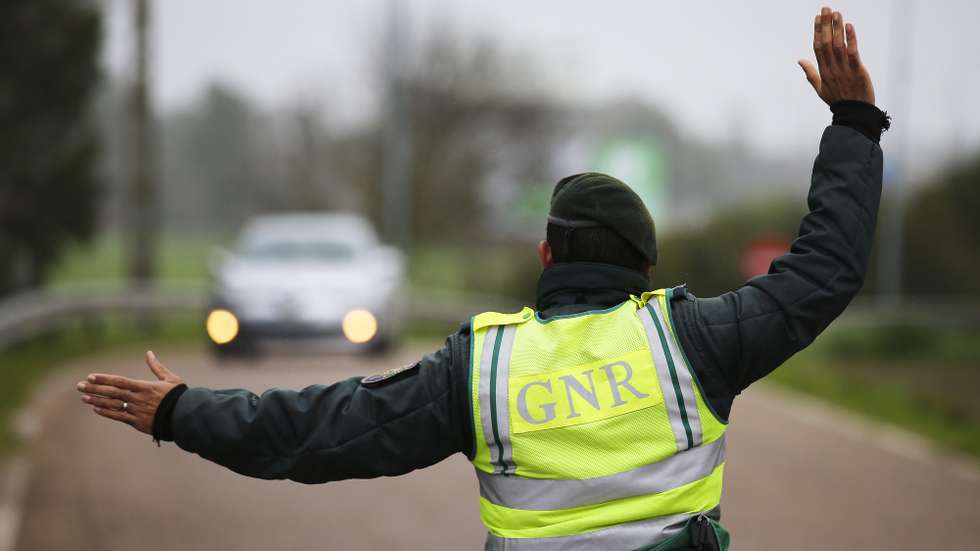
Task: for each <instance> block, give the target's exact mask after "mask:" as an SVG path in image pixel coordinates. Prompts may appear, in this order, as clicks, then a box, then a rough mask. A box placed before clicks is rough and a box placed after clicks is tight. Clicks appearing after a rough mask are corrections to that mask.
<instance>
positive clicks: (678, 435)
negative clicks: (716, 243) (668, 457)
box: [638, 302, 702, 450]
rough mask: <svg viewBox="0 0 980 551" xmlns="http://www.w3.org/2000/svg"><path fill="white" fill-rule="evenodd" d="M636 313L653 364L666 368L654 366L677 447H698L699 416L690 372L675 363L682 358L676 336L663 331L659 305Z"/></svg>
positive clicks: (699, 436)
mask: <svg viewBox="0 0 980 551" xmlns="http://www.w3.org/2000/svg"><path fill="white" fill-rule="evenodd" d="M638 314H639V316H640V321H642V322H643V328H644V329H646V332H647V339H649V341H650V353H651V354H652V355H653V363H654V365H658V366H665V367H666V369H657V376H658V377H659V379H660V389H661V390H662V391H663V393H664V402H665V403H666V404H667V411H668V412H669V414H670V423H671V427H672V428H673V429H674V438H675V439H676V440H677V449H678V450H686V449H690V448H692V447H694V446H700V445H701V441H702V436H701V417H700V415H699V414H698V408H697V405H696V404H695V402H694V385H693V377H692V376H691V372H690V370H688V367H687V364H686V363H685V362H683V361H680V362H678V364H675V363H674V358H682V356H681V354H679V353H678V351H677V344H676V342H675V339H673V338H668V335H667V334H666V331H667V329H666V327H667V323H666V322H665V321H664V318H663V313H662V312H661V311H660V308H657V307H655V306H654V305H651V304H650V303H649V302H648V303H647V304H646V305H645V306H644V307H643V308H641V309H640V310H639V312H638ZM654 343H660V346H655V345H654Z"/></svg>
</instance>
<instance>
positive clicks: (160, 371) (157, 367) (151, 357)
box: [146, 350, 176, 381]
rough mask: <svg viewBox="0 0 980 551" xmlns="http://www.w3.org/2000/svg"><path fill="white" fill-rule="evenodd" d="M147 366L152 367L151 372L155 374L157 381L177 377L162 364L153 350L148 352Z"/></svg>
mask: <svg viewBox="0 0 980 551" xmlns="http://www.w3.org/2000/svg"><path fill="white" fill-rule="evenodd" d="M146 365H148V366H150V371H152V372H153V374H154V375H156V377H157V379H160V380H161V381H166V380H167V379H171V378H176V375H174V374H173V373H172V372H171V371H170V370H169V369H167V367H166V366H165V365H163V364H162V363H160V360H158V359H157V355H156V354H154V353H153V351H152V350H147V351H146Z"/></svg>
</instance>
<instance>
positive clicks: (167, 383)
mask: <svg viewBox="0 0 980 551" xmlns="http://www.w3.org/2000/svg"><path fill="white" fill-rule="evenodd" d="M146 365H148V366H149V367H150V371H152V372H153V375H155V376H156V378H157V380H156V381H143V380H138V379H129V378H127V377H121V376H119V375H104V374H101V373H93V374H91V375H89V376H88V378H87V380H85V381H80V382H79V383H78V385H77V388H78V391H79V392H81V393H82V401H83V402H85V403H86V404H89V405H91V406H94V411H95V413H97V414H99V415H101V416H102V417H106V418H108V419H112V420H114V421H119V422H120V423H126V424H127V425H130V426H131V427H133V428H134V429H136V430H138V431H140V432H145V433H146V434H153V417H154V415H156V412H157V408H158V407H160V401H161V400H163V397H164V396H166V395H167V393H168V392H170V391H171V390H172V389H173V388H174V387H175V386H177V385H179V384H181V383H182V382H183V381H182V380H181V378H180V377H178V376H177V375H174V374H173V373H172V372H171V371H170V370H169V369H167V368H166V367H165V366H164V365H163V364H162V363H160V362H159V361H158V360H157V357H156V355H155V354H153V352H151V351H148V352H147V353H146Z"/></svg>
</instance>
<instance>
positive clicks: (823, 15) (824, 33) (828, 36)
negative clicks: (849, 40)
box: [820, 8, 834, 70]
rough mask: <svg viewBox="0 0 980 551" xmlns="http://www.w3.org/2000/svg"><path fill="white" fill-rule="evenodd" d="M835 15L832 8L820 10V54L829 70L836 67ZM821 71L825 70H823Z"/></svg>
mask: <svg viewBox="0 0 980 551" xmlns="http://www.w3.org/2000/svg"><path fill="white" fill-rule="evenodd" d="M833 18H834V14H833V12H831V11H830V8H823V9H822V10H820V53H821V54H822V55H823V62H824V65H825V66H826V67H828V68H830V67H833V65H834V22H833ZM821 70H823V69H822V68H821Z"/></svg>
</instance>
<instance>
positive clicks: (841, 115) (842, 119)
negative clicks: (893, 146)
mask: <svg viewBox="0 0 980 551" xmlns="http://www.w3.org/2000/svg"><path fill="white" fill-rule="evenodd" d="M830 111H831V112H832V113H833V114H834V120H833V123H832V124H835V125H837V126H848V127H851V128H853V129H854V130H857V131H858V132H860V133H862V134H864V135H865V136H866V137H867V138H868V139H869V140H871V141H873V142H874V143H878V142H880V141H881V133H882V132H884V131H885V130H888V129H889V128H890V127H891V117H889V116H888V113H886V112H884V111H882V110H881V109H878V108H877V107H875V106H874V105H872V104H870V103H865V102H863V101H855V100H844V101H837V102H834V103H832V104H831V105H830Z"/></svg>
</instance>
